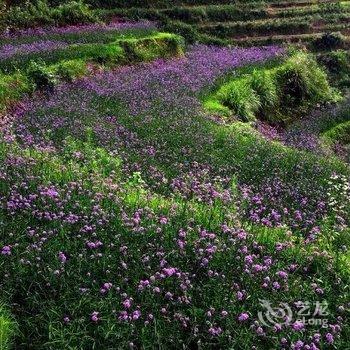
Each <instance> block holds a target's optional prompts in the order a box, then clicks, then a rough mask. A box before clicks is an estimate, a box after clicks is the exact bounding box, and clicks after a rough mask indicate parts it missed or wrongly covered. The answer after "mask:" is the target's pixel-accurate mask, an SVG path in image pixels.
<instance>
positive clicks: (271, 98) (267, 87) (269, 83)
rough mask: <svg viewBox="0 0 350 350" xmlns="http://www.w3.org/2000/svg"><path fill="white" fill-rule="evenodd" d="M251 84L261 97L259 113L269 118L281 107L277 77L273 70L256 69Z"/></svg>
mask: <svg viewBox="0 0 350 350" xmlns="http://www.w3.org/2000/svg"><path fill="white" fill-rule="evenodd" d="M250 85H251V87H252V89H253V90H254V91H255V92H256V94H257V95H258V96H259V99H260V109H259V112H258V113H259V115H260V116H261V117H262V118H265V119H267V120H269V118H270V117H272V116H273V115H274V113H275V111H274V110H276V109H278V108H279V99H278V92H277V85H276V81H275V77H274V75H273V73H272V71H271V70H265V69H260V70H259V69H254V71H253V72H252V75H251V81H250Z"/></svg>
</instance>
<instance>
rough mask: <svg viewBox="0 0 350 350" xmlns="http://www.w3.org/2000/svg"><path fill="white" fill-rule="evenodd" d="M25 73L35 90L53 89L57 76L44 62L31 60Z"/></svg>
mask: <svg viewBox="0 0 350 350" xmlns="http://www.w3.org/2000/svg"><path fill="white" fill-rule="evenodd" d="M26 75H27V77H28V79H29V81H30V82H32V84H33V86H34V89H36V90H53V88H54V86H55V85H56V83H57V77H56V76H55V74H54V73H53V72H52V69H50V67H48V66H47V65H46V64H45V63H44V62H35V61H31V62H30V64H29V66H28V68H27V71H26Z"/></svg>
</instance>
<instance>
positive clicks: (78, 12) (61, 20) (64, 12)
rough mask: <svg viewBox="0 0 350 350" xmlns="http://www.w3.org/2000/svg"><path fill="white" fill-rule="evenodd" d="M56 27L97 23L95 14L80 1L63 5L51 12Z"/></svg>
mask: <svg viewBox="0 0 350 350" xmlns="http://www.w3.org/2000/svg"><path fill="white" fill-rule="evenodd" d="M52 17H53V19H54V20H55V24H56V25H67V24H73V25H74V24H87V23H94V22H98V18H97V17H96V15H95V13H94V12H93V11H91V10H90V7H89V6H87V5H86V4H85V3H84V2H83V1H82V0H78V1H70V2H68V3H63V4H61V5H59V6H58V7H57V8H54V9H53V10H52Z"/></svg>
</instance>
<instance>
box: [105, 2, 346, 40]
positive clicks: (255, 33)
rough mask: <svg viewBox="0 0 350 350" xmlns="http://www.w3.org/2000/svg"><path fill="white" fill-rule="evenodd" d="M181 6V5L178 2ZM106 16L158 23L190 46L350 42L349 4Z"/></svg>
mask: <svg viewBox="0 0 350 350" xmlns="http://www.w3.org/2000/svg"><path fill="white" fill-rule="evenodd" d="M178 3H179V4H181V2H178ZM102 13H103V14H104V15H105V16H127V17H129V18H134V19H139V18H148V19H151V20H158V21H160V22H162V23H164V25H165V26H167V27H170V28H173V29H175V30H177V31H178V32H179V33H181V34H185V36H187V37H188V38H189V39H190V40H193V41H196V39H198V40H204V41H208V40H210V39H220V40H226V41H227V42H228V43H231V44H239V45H256V44H266V43H281V42H282V43H283V42H305V41H310V40H313V39H314V38H317V37H320V36H322V34H324V33H326V32H339V33H342V34H343V35H345V36H347V35H348V34H349V30H350V2H349V1H265V2H260V1H257V2H249V1H248V2H237V3H234V4H230V3H229V2H227V3H226V2H222V1H218V2H215V1H208V2H207V4H203V1H193V2H192V5H189V4H185V5H182V6H181V5H178V6H177V7H172V8H164V7H160V8H155V7H152V8H140V7H137V8H129V9H123V10H120V8H119V9H114V10H113V9H112V10H111V9H110V10H105V11H102Z"/></svg>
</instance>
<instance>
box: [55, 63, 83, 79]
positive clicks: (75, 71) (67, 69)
mask: <svg viewBox="0 0 350 350" xmlns="http://www.w3.org/2000/svg"><path fill="white" fill-rule="evenodd" d="M54 71H55V74H56V75H57V76H59V77H60V78H61V79H62V80H65V81H68V82H72V81H74V80H75V79H76V78H79V77H81V76H83V75H86V74H87V67H86V62H85V61H84V60H69V61H62V62H60V63H58V64H57V65H56V66H55V67H54Z"/></svg>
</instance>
